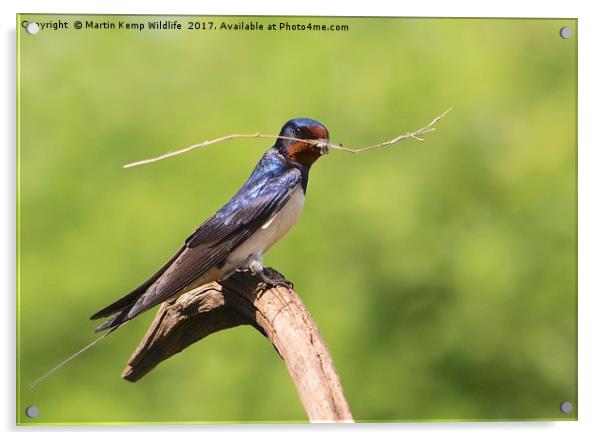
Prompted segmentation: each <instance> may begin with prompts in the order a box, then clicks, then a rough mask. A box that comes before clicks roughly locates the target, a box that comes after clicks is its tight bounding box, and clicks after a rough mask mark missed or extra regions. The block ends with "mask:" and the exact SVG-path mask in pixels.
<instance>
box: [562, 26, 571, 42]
mask: <svg viewBox="0 0 602 440" xmlns="http://www.w3.org/2000/svg"><path fill="white" fill-rule="evenodd" d="M560 36H561V37H562V38H564V39H565V40H568V39H569V38H571V37H572V36H573V30H572V29H571V28H570V27H566V26H563V27H561V28H560Z"/></svg>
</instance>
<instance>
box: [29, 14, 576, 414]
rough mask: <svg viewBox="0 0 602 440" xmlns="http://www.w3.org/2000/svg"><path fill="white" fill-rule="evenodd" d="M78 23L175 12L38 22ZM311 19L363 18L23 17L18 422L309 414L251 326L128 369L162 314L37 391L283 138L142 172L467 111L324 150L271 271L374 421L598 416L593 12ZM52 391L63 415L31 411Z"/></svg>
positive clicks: (49, 407) (52, 402) (377, 131)
mask: <svg viewBox="0 0 602 440" xmlns="http://www.w3.org/2000/svg"><path fill="white" fill-rule="evenodd" d="M78 18H80V19H84V20H86V19H87V20H92V19H93V20H96V21H106V20H109V21H113V22H118V21H119V20H126V21H130V22H146V21H147V20H149V19H151V17H141V16H139V17H129V18H128V17H109V18H107V17H93V16H87V17H77V16H61V17H59V16H36V15H25V16H21V17H20V18H19V19H18V21H19V23H20V22H21V21H22V20H28V21H49V20H53V21H55V22H57V21H58V20H59V19H62V20H64V21H65V20H66V21H69V22H70V23H73V22H74V21H75V20H76V19H78ZM162 18H163V19H178V20H179V21H180V23H183V24H184V27H186V25H185V23H186V22H188V21H213V22H214V23H215V24H218V23H220V22H222V21H224V22H227V23H236V22H239V21H241V20H242V18H237V17H214V18H207V17H204V18H203V17H162ZM244 20H245V21H247V22H249V21H260V22H262V23H263V24H264V25H267V24H269V23H274V22H276V23H277V22H280V21H285V20H286V19H282V18H275V17H264V18H258V19H255V18H253V19H252V18H245V19H244ZM288 21H289V22H291V23H307V22H312V23H321V24H322V23H323V24H347V25H349V27H350V29H349V31H347V32H308V31H290V32H283V31H280V32H279V31H263V32H244V31H242V32H232V31H231V32H227V31H205V32H202V31H196V32H195V31H188V30H182V31H179V32H177V31H158V32H148V31H144V32H139V31H118V30H96V31H94V30H79V31H78V30H75V29H73V25H72V24H71V29H68V30H58V31H50V30H44V31H41V32H40V33H39V34H37V35H35V36H31V35H28V34H26V33H25V31H24V29H22V28H21V26H20V24H19V25H18V27H17V35H18V44H19V46H20V47H19V55H18V56H19V60H18V64H19V77H18V81H19V112H18V121H19V127H18V134H19V142H20V151H19V158H20V161H19V203H20V205H19V229H20V240H19V244H20V246H19V274H18V275H19V287H20V292H19V301H18V305H19V310H18V313H19V317H18V318H19V319H18V327H19V328H18V330H19V333H18V334H19V341H18V407H17V410H18V415H17V418H18V421H19V423H22V424H29V423H44V424H47V423H128V422H140V423H152V422H230V421H234V422H247V421H263V422H286V421H289V422H290V421H304V420H306V417H305V413H304V411H303V408H302V406H301V403H300V401H299V399H298V397H297V394H296V391H295V389H294V386H293V384H292V383H291V380H290V378H289V377H288V374H287V371H286V369H285V367H284V365H283V363H282V362H281V361H280V359H279V358H278V356H277V354H276V352H275V351H274V349H273V348H272V347H271V346H270V345H269V344H268V343H266V341H265V339H264V338H263V337H262V336H261V335H260V334H259V333H257V332H256V331H255V330H253V329H251V328H250V327H239V328H236V329H232V330H228V331H224V332H221V333H219V334H216V335H213V336H211V337H209V338H208V339H206V340H204V341H202V342H200V343H198V344H195V345H194V346H192V347H190V348H188V349H187V350H185V351H184V352H183V353H181V354H179V355H177V356H175V357H174V358H172V359H170V360H169V361H167V362H164V363H163V364H161V365H160V366H159V367H158V368H156V369H155V370H154V371H153V372H152V373H151V374H149V375H148V376H147V377H145V378H144V379H143V380H141V381H140V382H139V383H136V384H131V383H128V382H125V381H124V380H122V379H121V378H120V373H121V371H122V370H123V368H124V366H125V364H126V361H127V359H128V357H129V355H130V354H131V352H132V351H133V349H134V348H135V347H136V345H137V343H138V341H139V340H140V338H141V337H142V335H143V334H144V332H145V330H146V328H147V326H148V324H149V323H150V321H151V320H152V318H153V316H154V312H149V313H146V314H144V315H142V316H141V317H139V318H138V319H136V320H135V321H133V322H132V323H131V324H130V325H128V326H127V327H125V328H123V329H121V330H120V331H119V332H117V333H115V334H114V335H112V336H111V337H110V338H107V339H105V340H104V341H103V342H102V343H101V344H99V345H97V346H96V347H95V348H94V349H92V350H91V351H90V352H88V353H86V354H84V355H83V356H82V357H81V358H79V359H77V360H76V361H74V362H73V363H71V364H69V365H68V366H66V367H65V368H64V369H63V370H61V371H60V372H58V373H57V374H55V375H54V376H53V377H51V378H50V379H48V380H47V381H46V382H43V383H42V384H41V385H39V386H38V387H36V388H34V389H33V390H32V391H25V390H24V388H25V386H26V385H27V384H28V383H30V382H31V381H33V380H34V379H35V378H36V377H37V376H39V375H40V374H41V373H43V372H44V371H45V370H47V369H48V368H50V367H51V366H53V365H54V364H56V363H58V362H59V361H60V360H62V359H63V358H64V357H66V356H68V355H69V354H71V353H72V352H73V351H75V350H77V349H78V348H80V347H81V346H83V345H85V344H87V343H88V342H89V341H91V340H92V338H93V334H92V330H93V329H94V327H95V326H96V324H97V323H96V322H94V323H93V322H90V321H89V320H88V316H90V314H92V313H93V312H95V311H97V310H98V309H100V308H101V307H103V306H105V305H107V304H108V303H110V302H112V301H113V300H115V299H116V298H118V297H120V296H122V295H123V294H125V293H127V292H128V291H129V290H130V289H132V288H133V287H135V286H137V285H138V284H139V283H140V282H141V281H142V280H144V279H145V278H146V277H147V276H148V275H150V274H151V273H152V272H154V270H155V269H156V268H158V267H159V266H160V265H162V264H163V263H164V262H165V261H166V259H168V258H169V257H170V256H171V255H172V253H173V252H174V251H176V250H177V249H178V248H179V246H180V245H181V243H182V242H183V240H184V239H185V238H186V237H187V236H188V234H189V233H191V232H192V231H193V230H194V229H195V228H196V227H197V226H198V225H199V224H200V223H201V222H202V221H203V220H204V219H205V218H207V217H208V216H209V215H211V214H212V213H213V212H214V211H215V210H217V209H218V208H220V207H221V206H222V204H223V203H224V202H226V201H227V200H228V198H229V197H230V196H231V195H232V194H233V193H234V192H235V191H236V190H237V189H238V188H239V187H240V186H241V184H242V183H243V182H244V180H245V179H246V178H247V176H248V175H249V173H250V172H251V169H252V168H253V166H254V165H255V163H256V161H257V160H258V158H259V157H260V156H261V154H262V153H263V152H264V151H265V150H266V149H267V148H268V147H269V146H270V145H271V143H270V142H269V141H266V140H239V141H232V142H229V143H224V144H220V145H218V146H213V147H211V148H208V149H206V150H202V151H197V152H194V153H189V154H187V155H184V156H180V157H177V158H173V159H169V160H166V161H163V162H160V163H156V164H153V165H148V166H144V167H140V168H135V169H130V170H124V169H122V168H121V166H122V165H123V164H125V163H127V162H131V161H135V160H139V159H143V158H147V157H150V156H154V155H157V154H160V153H163V152H165V151H168V150H172V149H177V148H180V147H184V146H188V145H190V144H193V143H196V142H199V141H202V140H205V139H212V138H215V137H219V136H222V135H225V134H229V133H234V132H237V133H254V132H256V131H261V132H262V133H277V132H278V131H279V129H280V127H281V125H282V124H283V123H284V122H285V121H286V120H288V119H290V118H292V117H299V116H306V117H311V118H315V119H317V120H319V121H321V122H323V123H324V124H325V125H326V126H327V127H328V128H329V130H330V133H331V140H332V141H334V142H338V143H343V144H344V145H347V146H355V147H359V146H364V145H369V144H373V143H377V142H380V141H383V140H387V139H390V138H392V137H394V136H396V135H397V134H399V133H401V132H404V131H407V130H414V129H417V128H420V127H422V126H424V125H425V124H426V123H428V122H429V121H430V120H431V119H432V118H433V117H434V116H436V115H437V114H439V113H441V112H443V111H444V110H445V109H447V108H448V107H450V106H453V107H454V110H453V112H452V113H450V114H449V115H448V116H447V117H446V118H445V119H444V120H442V121H441V122H440V124H439V126H438V128H439V130H438V131H437V132H436V133H433V134H431V135H428V137H427V139H426V141H425V142H424V143H419V142H417V141H414V140H410V141H406V142H405V143H402V144H398V145H395V146H393V147H390V148H387V149H381V150H379V151H376V152H372V153H367V154H365V155H359V156H355V155H349V154H345V153H340V152H333V153H332V154H331V155H330V156H327V157H326V158H323V159H322V160H320V162H318V163H317V164H316V165H315V166H314V168H313V169H312V172H311V176H310V182H309V188H308V197H307V201H306V205H305V208H304V213H303V215H302V217H301V221H300V222H299V223H298V224H297V226H296V227H295V228H294V229H293V230H292V231H291V232H290V233H289V234H288V236H287V237H286V238H285V239H284V240H283V241H281V242H280V243H279V244H278V245H277V246H276V247H275V248H274V249H273V250H271V251H270V253H268V254H267V256H266V264H267V265H272V266H274V267H276V268H277V269H279V270H280V271H281V272H283V273H284V274H285V275H286V276H287V277H288V278H289V279H291V280H292V281H294V283H295V287H296V289H297V290H298V292H299V293H300V295H301V296H302V298H303V299H304V301H305V303H306V305H307V307H308V308H309V310H310V311H311V313H312V314H313V316H314V318H315V319H316V321H317V323H318V325H319V327H320V330H321V333H322V335H323V337H324V339H325V341H326V343H327V344H328V346H329V348H330V350H331V352H332V355H333V357H334V360H335V364H336V366H337V369H338V371H339V373H340V375H341V380H342V383H343V387H344V389H345V393H346V396H347V398H348V400H349V403H350V406H351V409H352V412H353V414H354V416H355V418H356V419H357V420H359V421H392V420H505V419H521V420H528V419H575V418H576V404H577V387H576V383H577V365H576V363H577V359H576V352H577V346H576V336H577V326H576V324H577V322H576V320H577V316H576V302H577V286H576V284H577V278H576V269H577V261H576V259H577V254H576V246H577V244H576V243H577V242H576V239H577V232H576V216H577V211H576V91H577V78H576V70H577V68H576V62H577V55H576V47H577V45H576V43H577V41H576V31H577V29H576V26H577V22H576V20H525V19H515V20H507V19H495V20H494V19H489V20H485V19H394V18H390V19H386V18H381V19H362V18H320V19H316V18H301V17H297V18H289V19H288ZM561 26H570V27H572V29H573V31H574V36H573V38H572V39H569V40H563V39H562V38H560V36H559V29H560V27H561ZM561 401H571V402H572V403H573V404H574V405H575V410H574V411H573V413H571V414H569V415H564V414H562V413H561V412H560V411H559V405H560V402H561ZM32 404H35V405H37V406H38V407H39V408H40V416H39V417H38V418H36V419H27V418H26V417H25V416H24V408H25V407H26V406H28V405H32Z"/></svg>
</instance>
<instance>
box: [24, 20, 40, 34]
mask: <svg viewBox="0 0 602 440" xmlns="http://www.w3.org/2000/svg"><path fill="white" fill-rule="evenodd" d="M25 30H26V31H27V33H28V34H30V35H35V34H37V33H38V32H40V25H39V24H37V23H34V22H30V23H27V26H25Z"/></svg>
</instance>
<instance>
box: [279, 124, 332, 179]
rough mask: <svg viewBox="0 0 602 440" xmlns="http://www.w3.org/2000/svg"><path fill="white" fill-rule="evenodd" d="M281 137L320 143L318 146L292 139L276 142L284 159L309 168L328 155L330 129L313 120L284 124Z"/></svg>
mask: <svg viewBox="0 0 602 440" xmlns="http://www.w3.org/2000/svg"><path fill="white" fill-rule="evenodd" d="M279 136H284V137H287V138H296V139H308V140H312V141H320V143H317V144H316V143H315V142H314V143H309V142H303V141H298V140H292V139H280V138H279V139H277V140H276V144H275V147H276V148H277V149H278V151H279V152H280V153H281V154H282V155H283V156H284V157H286V158H287V159H288V160H290V161H291V162H296V163H299V164H301V165H304V166H306V167H307V168H309V167H311V166H312V164H313V163H314V162H315V161H316V160H318V159H319V158H320V156H322V155H324V154H326V153H328V129H327V128H326V127H324V126H323V125H322V124H320V123H319V122H318V121H314V120H313V119H307V118H297V119H291V120H290V121H288V122H287V123H286V124H284V126H283V127H282V130H280V135H279Z"/></svg>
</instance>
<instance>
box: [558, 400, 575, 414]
mask: <svg viewBox="0 0 602 440" xmlns="http://www.w3.org/2000/svg"><path fill="white" fill-rule="evenodd" d="M560 411H561V412H563V413H564V414H570V413H571V412H573V404H572V403H571V402H560Z"/></svg>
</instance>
